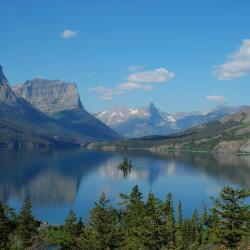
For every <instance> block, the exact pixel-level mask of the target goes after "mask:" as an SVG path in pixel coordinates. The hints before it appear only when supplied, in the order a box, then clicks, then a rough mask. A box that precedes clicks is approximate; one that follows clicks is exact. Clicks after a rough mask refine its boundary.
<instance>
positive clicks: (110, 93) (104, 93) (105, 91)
mask: <svg viewBox="0 0 250 250" xmlns="http://www.w3.org/2000/svg"><path fill="white" fill-rule="evenodd" d="M91 90H92V91H94V92H96V93H97V94H99V95H100V97H101V99H102V100H104V101H111V100H113V97H114V95H122V94H123V91H121V90H119V89H116V88H106V87H103V86H97V87H94V88H91Z"/></svg>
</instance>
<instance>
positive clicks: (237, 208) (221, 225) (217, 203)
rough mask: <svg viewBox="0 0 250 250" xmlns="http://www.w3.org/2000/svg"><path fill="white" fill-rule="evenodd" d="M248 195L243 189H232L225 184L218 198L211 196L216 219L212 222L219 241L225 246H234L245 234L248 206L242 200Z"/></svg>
mask: <svg viewBox="0 0 250 250" xmlns="http://www.w3.org/2000/svg"><path fill="white" fill-rule="evenodd" d="M247 197H249V192H247V191H246V190H245V189H241V190H238V189H233V188H231V187H229V186H226V187H224V188H223V189H222V191H221V193H220V196H219V199H214V198H213V207H212V213H214V214H215V218H217V219H216V221H215V222H213V231H214V232H215V234H216V236H217V239H218V241H219V243H221V244H223V245H224V246H225V247H227V248H235V247H236V246H237V244H238V243H239V242H240V241H241V240H242V238H243V237H244V236H245V235H246V234H247V223H248V222H249V206H248V205H246V204H244V200H245V199H246V198H247Z"/></svg>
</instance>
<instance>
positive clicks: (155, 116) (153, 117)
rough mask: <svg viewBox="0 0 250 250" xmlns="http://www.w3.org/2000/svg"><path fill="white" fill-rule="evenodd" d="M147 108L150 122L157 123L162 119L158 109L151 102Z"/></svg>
mask: <svg viewBox="0 0 250 250" xmlns="http://www.w3.org/2000/svg"><path fill="white" fill-rule="evenodd" d="M148 110H149V120H150V122H151V123H153V124H155V123H158V122H159V121H160V120H162V116H161V114H160V112H159V110H158V109H157V108H156V107H155V105H154V103H153V102H151V103H150V105H149V107H148Z"/></svg>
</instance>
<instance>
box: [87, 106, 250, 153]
mask: <svg viewBox="0 0 250 250" xmlns="http://www.w3.org/2000/svg"><path fill="white" fill-rule="evenodd" d="M103 145H104V144H99V145H92V146H94V147H96V146H97V147H103ZM107 146H112V147H114V146H115V147H126V148H131V149H132V148H136V149H138V148H140V149H148V150H152V151H163V152H164V151H182V150H184V151H186V150H187V151H190V150H191V151H206V152H214V153H250V108H247V109H245V110H244V111H241V112H237V113H235V114H233V115H229V116H226V117H224V118H222V119H220V120H217V121H214V122H210V123H207V124H203V125H199V126H196V127H194V128H191V129H188V130H186V131H184V132H182V133H179V134H175V135H170V136H161V137H159V136H155V137H154V136H152V137H145V138H140V139H134V140H126V141H122V142H120V143H113V144H105V147H106V148H107Z"/></svg>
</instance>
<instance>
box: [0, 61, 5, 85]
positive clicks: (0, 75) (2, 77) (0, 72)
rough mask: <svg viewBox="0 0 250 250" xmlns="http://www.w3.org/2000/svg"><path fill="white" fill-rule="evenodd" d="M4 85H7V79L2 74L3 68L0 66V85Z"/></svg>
mask: <svg viewBox="0 0 250 250" xmlns="http://www.w3.org/2000/svg"><path fill="white" fill-rule="evenodd" d="M6 83H7V78H6V77H5V75H4V73H3V67H2V66H1V65H0V84H6Z"/></svg>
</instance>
